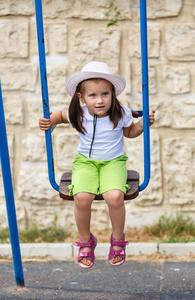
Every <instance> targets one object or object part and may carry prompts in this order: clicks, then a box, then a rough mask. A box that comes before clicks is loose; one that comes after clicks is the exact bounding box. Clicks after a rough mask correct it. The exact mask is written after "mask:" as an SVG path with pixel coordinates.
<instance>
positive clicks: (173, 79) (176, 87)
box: [164, 66, 190, 94]
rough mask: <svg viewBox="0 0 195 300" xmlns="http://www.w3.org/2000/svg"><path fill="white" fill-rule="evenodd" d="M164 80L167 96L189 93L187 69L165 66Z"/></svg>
mask: <svg viewBox="0 0 195 300" xmlns="http://www.w3.org/2000/svg"><path fill="white" fill-rule="evenodd" d="M164 79H165V82H166V87H167V92H168V93H169V94H184V93H189V92H190V74H189V71H188V70H187V69H185V68H181V67H179V68H178V67H177V68H175V67H170V66H165V67H164Z"/></svg>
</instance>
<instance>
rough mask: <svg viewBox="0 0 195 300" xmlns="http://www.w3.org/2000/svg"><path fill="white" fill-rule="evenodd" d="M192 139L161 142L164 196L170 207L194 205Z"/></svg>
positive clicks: (194, 172) (194, 179)
mask: <svg viewBox="0 0 195 300" xmlns="http://www.w3.org/2000/svg"><path fill="white" fill-rule="evenodd" d="M194 144H195V139H194V138H190V137H189V138H169V139H165V140H164V141H163V151H162V152H163V169H164V180H165V190H166V196H167V199H168V202H169V204H172V205H190V204H191V205H193V204H194V203H195V187H194V182H195V175H194V174H195V159H194Z"/></svg>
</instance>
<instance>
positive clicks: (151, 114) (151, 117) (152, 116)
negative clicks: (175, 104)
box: [149, 110, 155, 126]
mask: <svg viewBox="0 0 195 300" xmlns="http://www.w3.org/2000/svg"><path fill="white" fill-rule="evenodd" d="M154 114H155V110H152V111H151V112H150V114H149V122H150V126H151V125H153V124H154V120H155V116H154Z"/></svg>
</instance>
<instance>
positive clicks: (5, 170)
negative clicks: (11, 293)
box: [0, 82, 24, 286]
mask: <svg viewBox="0 0 195 300" xmlns="http://www.w3.org/2000/svg"><path fill="white" fill-rule="evenodd" d="M0 129H1V134H0V159H1V169H2V175H3V184H4V191H5V200H6V208H7V217H8V224H9V233H10V241H11V247H12V257H13V264H14V271H15V280H16V284H17V285H18V286H24V276H23V269H22V260H21V253H20V243H19V236H18V226H17V218H16V209H15V202H14V193H13V184H12V176H11V167H10V160H9V149H8V143H7V133H6V125H5V116H4V108H3V97H2V91H1V82H0Z"/></svg>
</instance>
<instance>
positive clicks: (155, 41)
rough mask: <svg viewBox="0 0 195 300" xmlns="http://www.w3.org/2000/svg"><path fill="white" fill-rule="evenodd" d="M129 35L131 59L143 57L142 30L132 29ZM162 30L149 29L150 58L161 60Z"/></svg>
mask: <svg viewBox="0 0 195 300" xmlns="http://www.w3.org/2000/svg"><path fill="white" fill-rule="evenodd" d="M129 31H130V33H129V55H130V57H137V58H140V57H141V44H140V28H139V27H138V26H137V27H132V28H131V29H130V30H129ZM160 36H161V32H160V29H159V28H157V27H155V28H153V27H148V57H149V58H159V55H160Z"/></svg>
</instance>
